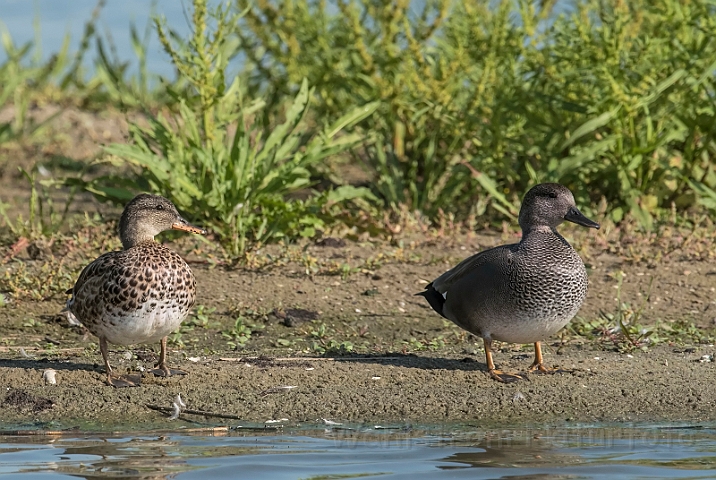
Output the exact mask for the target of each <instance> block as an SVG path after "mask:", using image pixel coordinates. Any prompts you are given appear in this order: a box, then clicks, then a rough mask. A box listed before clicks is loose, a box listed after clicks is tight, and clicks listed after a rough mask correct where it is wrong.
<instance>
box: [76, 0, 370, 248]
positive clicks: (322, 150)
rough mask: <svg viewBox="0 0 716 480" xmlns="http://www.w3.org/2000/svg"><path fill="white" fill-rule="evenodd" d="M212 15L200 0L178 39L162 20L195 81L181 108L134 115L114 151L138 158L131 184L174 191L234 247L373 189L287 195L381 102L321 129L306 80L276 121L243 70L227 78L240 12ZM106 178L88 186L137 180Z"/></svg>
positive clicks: (315, 223)
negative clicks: (249, 92)
mask: <svg viewBox="0 0 716 480" xmlns="http://www.w3.org/2000/svg"><path fill="white" fill-rule="evenodd" d="M208 18H209V14H208V11H207V6H206V2H204V1H201V0H195V1H194V12H193V16H192V20H193V27H194V31H193V33H192V37H191V38H190V39H189V41H187V42H177V41H173V40H172V38H177V37H176V35H175V34H172V33H171V32H170V31H168V30H167V27H166V26H165V25H164V22H163V21H162V20H160V19H157V20H156V22H155V24H156V28H157V32H158V34H159V38H160V40H161V43H162V45H163V46H164V49H165V50H166V52H167V53H168V54H169V55H170V57H171V58H172V61H173V63H174V66H175V67H176V68H177V71H178V72H179V74H180V75H181V76H182V78H183V79H184V81H186V82H187V84H188V85H189V88H188V89H186V90H183V91H181V92H177V91H173V92H172V95H174V96H175V97H176V99H177V102H178V105H179V109H178V114H176V115H173V114H168V115H159V116H157V117H155V118H154V117H152V118H149V119H148V125H140V124H138V123H134V124H132V125H131V127H130V136H131V140H132V144H130V145H124V144H114V145H111V146H109V147H107V149H106V151H107V153H109V154H111V155H113V156H115V157H117V158H121V159H123V160H125V161H126V162H128V163H129V164H131V165H134V166H136V167H138V173H139V176H138V177H137V179H136V180H135V181H134V182H133V185H131V187H130V189H135V190H151V191H155V192H157V193H161V194H163V195H165V196H167V197H168V198H170V199H171V200H172V201H174V203H175V204H176V205H177V207H178V208H179V209H180V210H182V211H184V212H185V213H186V214H187V215H188V216H189V217H190V218H191V219H192V220H193V221H195V222H197V223H199V224H202V225H204V226H207V227H209V228H211V230H212V231H213V232H214V233H216V234H217V235H218V237H219V239H220V240H221V241H222V242H223V244H224V245H225V246H226V247H227V248H228V250H229V252H230V253H232V254H234V255H237V254H240V253H242V252H244V251H245V249H246V248H247V245H249V244H251V243H262V242H265V241H268V240H271V239H274V238H279V237H282V236H284V235H288V236H291V237H294V236H301V235H305V236H310V235H312V234H314V233H315V230H316V229H317V228H320V227H321V226H322V222H323V219H321V218H320V216H319V213H320V212H321V211H322V210H323V209H324V208H326V207H328V206H330V205H331V204H332V203H333V202H339V201H345V200H347V199H350V198H355V197H360V196H363V195H364V194H365V192H364V191H362V190H361V189H356V188H346V189H339V190H335V191H331V192H327V193H325V194H323V195H318V196H309V198H307V199H306V200H289V199H288V196H289V195H291V194H293V193H295V192H297V191H299V190H302V189H306V188H307V187H309V186H310V184H311V179H310V173H309V167H310V166H311V165H315V164H317V163H319V162H321V161H322V160H324V159H325V158H326V157H328V156H331V155H336V154H339V153H340V152H343V151H345V150H347V149H349V148H351V147H354V146H356V145H358V144H359V143H360V142H362V140H363V137H362V135H360V134H358V133H353V134H344V133H342V131H343V129H345V128H346V127H349V126H351V125H354V124H355V123H357V122H359V121H360V120H361V119H363V118H365V117H366V116H368V115H370V114H371V113H372V112H373V110H374V109H375V108H376V105H364V106H362V107H360V108H354V109H351V110H350V111H347V112H346V113H345V115H343V116H341V117H340V118H338V119H337V120H336V121H334V122H332V123H331V124H330V125H328V126H326V127H324V128H323V129H318V131H315V132H314V131H313V130H312V129H311V128H310V127H309V126H308V123H307V122H306V121H305V116H306V113H307V112H308V106H309V100H310V98H311V96H312V90H311V89H309V87H308V83H307V82H305V81H304V82H302V84H301V87H300V89H299V91H298V93H297V95H296V97H295V98H294V99H293V101H292V102H291V103H290V104H289V105H288V106H287V107H286V108H285V110H284V112H283V113H282V115H281V116H282V120H281V121H279V122H278V123H275V124H272V122H271V121H270V120H269V118H270V117H273V115H272V114H271V112H270V111H268V110H267V109H266V102H265V101H264V100H262V99H253V100H249V99H247V98H246V95H245V92H244V91H243V87H242V84H241V81H240V79H239V77H235V78H234V79H233V80H231V81H227V73H226V70H227V68H228V65H229V60H230V59H231V57H232V55H233V54H234V49H235V45H234V44H233V43H232V41H231V39H230V38H228V37H227V29H228V28H229V27H230V26H231V25H233V24H234V23H235V22H236V16H235V15H234V14H231V13H230V12H229V10H228V9H226V8H224V7H221V6H219V7H217V8H216V9H215V10H214V11H213V12H212V14H211V18H213V19H214V21H215V26H214V28H213V29H210V28H209V26H208V24H207V22H208ZM112 180H114V179H112ZM106 185H107V179H106V178H104V179H98V180H95V181H94V182H93V183H92V184H91V185H89V186H88V189H90V190H91V191H93V192H95V193H96V194H98V195H103V196H106V197H110V198H114V199H118V200H124V199H126V198H127V197H129V196H131V193H130V191H131V190H128V189H126V188H124V189H117V188H114V187H107V186H106ZM125 185H126V182H125ZM328 217H329V215H327V214H326V215H324V218H328Z"/></svg>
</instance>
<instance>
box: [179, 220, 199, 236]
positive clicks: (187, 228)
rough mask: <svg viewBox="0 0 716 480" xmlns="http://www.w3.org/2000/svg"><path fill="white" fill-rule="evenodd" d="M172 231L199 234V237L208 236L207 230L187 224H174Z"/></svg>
mask: <svg viewBox="0 0 716 480" xmlns="http://www.w3.org/2000/svg"><path fill="white" fill-rule="evenodd" d="M172 229H174V230H181V231H183V232H190V233H198V234H199V235H206V230H204V229H203V228H199V227H195V226H194V225H189V224H186V223H179V222H176V223H172Z"/></svg>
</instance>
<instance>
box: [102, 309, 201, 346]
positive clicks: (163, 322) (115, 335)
mask: <svg viewBox="0 0 716 480" xmlns="http://www.w3.org/2000/svg"><path fill="white" fill-rule="evenodd" d="M163 307H164V308H162V305H158V304H156V305H155V306H154V308H152V307H151V306H150V303H144V304H142V305H141V306H140V308H138V309H136V310H134V311H132V312H122V311H119V310H114V311H111V312H107V313H106V314H105V316H104V318H103V321H102V322H98V323H96V324H95V325H93V326H92V328H90V330H91V331H92V333H94V334H95V335H97V336H98V337H104V338H106V339H107V340H108V341H109V342H110V343H113V344H115V345H135V344H138V343H153V342H156V341H159V340H161V339H162V338H164V337H166V336H167V335H169V334H170V333H172V332H174V331H176V330H178V329H179V326H180V325H181V322H183V321H184V319H185V318H186V316H187V313H188V312H187V310H186V309H185V308H182V307H180V306H179V305H178V304H177V303H175V302H172V303H167V304H165V305H163Z"/></svg>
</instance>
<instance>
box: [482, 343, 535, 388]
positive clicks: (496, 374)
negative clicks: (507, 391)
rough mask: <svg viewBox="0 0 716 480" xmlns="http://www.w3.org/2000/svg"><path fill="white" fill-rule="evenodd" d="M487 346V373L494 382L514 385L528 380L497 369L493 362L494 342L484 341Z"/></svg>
mask: <svg viewBox="0 0 716 480" xmlns="http://www.w3.org/2000/svg"><path fill="white" fill-rule="evenodd" d="M482 341H483V343H484V344H485V357H486V359H487V371H488V373H489V374H490V377H492V378H493V379H494V380H497V381H498V382H502V383H512V382H516V381H517V380H526V377H523V376H522V375H518V374H516V373H505V372H503V371H501V370H497V369H496V368H495V362H494V361H493V360H492V340H488V339H486V338H483V339H482Z"/></svg>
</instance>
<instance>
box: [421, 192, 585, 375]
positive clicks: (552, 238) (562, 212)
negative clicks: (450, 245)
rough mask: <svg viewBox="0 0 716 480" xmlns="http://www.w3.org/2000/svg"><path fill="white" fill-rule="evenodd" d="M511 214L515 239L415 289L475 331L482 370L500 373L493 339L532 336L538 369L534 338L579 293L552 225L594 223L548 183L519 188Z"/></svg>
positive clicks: (570, 312)
mask: <svg viewBox="0 0 716 480" xmlns="http://www.w3.org/2000/svg"><path fill="white" fill-rule="evenodd" d="M519 220H520V227H521V228H522V240H521V241H520V242H519V243H517V244H512V245H502V246H499V247H495V248H491V249H489V250H485V251H484V252H480V253H478V254H476V255H473V256H472V257H469V258H467V259H465V260H463V261H462V262H460V263H459V264H458V265H457V266H456V267H455V268H453V269H451V270H449V271H447V272H445V273H444V274H443V275H441V276H440V277H438V278H437V279H435V280H434V281H433V282H432V283H430V284H429V285H428V286H427V287H426V290H425V291H424V292H420V293H419V295H422V296H424V297H425V298H426V299H427V300H428V302H429V303H430V305H431V306H432V307H433V309H435V310H436V311H437V312H438V313H439V314H440V315H442V316H443V317H445V318H447V319H449V320H452V321H453V322H455V323H456V324H457V325H459V326H460V327H462V328H464V329H465V330H467V331H469V332H471V333H473V334H475V335H478V336H480V337H482V338H483V340H484V343H485V352H486V356H487V364H488V370H489V371H490V373H491V375H492V376H493V378H495V379H496V380H500V381H506V380H507V379H508V378H509V376H507V374H502V373H501V372H497V371H496V370H495V368H494V364H493V362H492V355H491V352H490V345H491V342H492V341H493V340H500V341H505V342H512V343H534V344H535V361H534V363H533V365H532V369H533V370H539V371H542V372H546V371H547V369H546V368H545V367H544V366H543V365H542V352H541V349H540V341H541V340H543V339H545V338H547V337H548V336H550V335H552V334H554V333H555V332H557V331H559V330H560V329H561V328H562V327H564V325H566V324H567V323H568V322H569V321H570V320H571V319H572V318H573V317H574V315H576V313H577V311H578V310H579V308H580V307H581V305H582V303H583V302H584V299H585V298H586V295H587V284H588V280H587V272H586V270H585V268H584V263H582V259H581V258H580V257H579V255H578V254H577V252H576V251H575V250H574V249H573V248H572V246H571V245H569V243H568V242H567V241H566V240H565V239H564V238H563V237H562V236H561V235H560V234H559V233H558V232H557V229H556V227H557V226H558V225H559V224H560V223H562V222H563V221H564V220H568V221H571V222H574V223H578V224H580V225H583V226H586V227H591V228H599V225H598V224H597V223H595V222H593V221H591V220H589V219H588V218H586V217H585V216H584V215H582V213H581V212H580V211H579V210H578V209H577V207H576V206H575V203H574V197H573V196H572V192H570V191H569V189H567V188H566V187H564V186H562V185H559V184H556V183H546V184H540V185H536V186H535V187H533V188H532V189H531V190H530V191H529V192H527V195H525V199H524V201H523V203H522V208H521V209H520V219H519ZM512 377H513V378H518V376H512Z"/></svg>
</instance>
